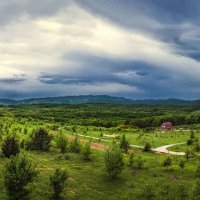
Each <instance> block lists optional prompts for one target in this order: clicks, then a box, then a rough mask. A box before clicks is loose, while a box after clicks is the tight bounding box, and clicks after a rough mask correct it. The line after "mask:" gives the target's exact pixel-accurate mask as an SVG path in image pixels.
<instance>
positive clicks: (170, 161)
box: [163, 157, 172, 169]
mask: <svg viewBox="0 0 200 200" xmlns="http://www.w3.org/2000/svg"><path fill="white" fill-rule="evenodd" d="M171 165H172V160H171V158H170V157H167V158H166V159H165V160H164V162H163V167H167V169H168V168H169V166H171Z"/></svg>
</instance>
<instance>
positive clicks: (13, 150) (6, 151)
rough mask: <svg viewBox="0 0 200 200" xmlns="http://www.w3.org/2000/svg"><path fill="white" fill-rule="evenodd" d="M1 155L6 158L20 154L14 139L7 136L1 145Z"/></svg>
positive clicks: (16, 141)
mask: <svg viewBox="0 0 200 200" xmlns="http://www.w3.org/2000/svg"><path fill="white" fill-rule="evenodd" d="M2 153H3V155H4V156H5V157H6V158H10V157H11V156H16V155H17V154H19V153H20V148H19V143H18V140H17V138H16V137H14V136H8V137H7V138H6V140H5V141H4V143H3V146H2Z"/></svg>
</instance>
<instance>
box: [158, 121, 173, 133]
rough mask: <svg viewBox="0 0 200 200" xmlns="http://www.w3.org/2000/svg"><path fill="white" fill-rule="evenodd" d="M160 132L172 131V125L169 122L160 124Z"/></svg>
mask: <svg viewBox="0 0 200 200" xmlns="http://www.w3.org/2000/svg"><path fill="white" fill-rule="evenodd" d="M160 128H161V130H163V131H171V130H172V123H171V122H163V123H162V124H161V127H160Z"/></svg>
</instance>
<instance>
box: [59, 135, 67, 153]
mask: <svg viewBox="0 0 200 200" xmlns="http://www.w3.org/2000/svg"><path fill="white" fill-rule="evenodd" d="M67 143H68V141H67V138H66V136H65V135H64V134H60V135H58V137H57V138H56V147H57V148H58V149H60V153H66V150H67Z"/></svg>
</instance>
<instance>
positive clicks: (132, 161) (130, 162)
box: [128, 152, 134, 168]
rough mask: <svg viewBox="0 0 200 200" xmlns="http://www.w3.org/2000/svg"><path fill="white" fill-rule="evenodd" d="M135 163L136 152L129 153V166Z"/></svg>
mask: <svg viewBox="0 0 200 200" xmlns="http://www.w3.org/2000/svg"><path fill="white" fill-rule="evenodd" d="M133 163H134V154H133V153H132V152H131V153H130V154H129V160H128V166H129V167H131V168H132V167H133Z"/></svg>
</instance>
